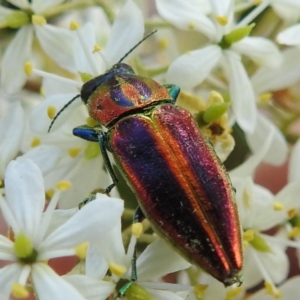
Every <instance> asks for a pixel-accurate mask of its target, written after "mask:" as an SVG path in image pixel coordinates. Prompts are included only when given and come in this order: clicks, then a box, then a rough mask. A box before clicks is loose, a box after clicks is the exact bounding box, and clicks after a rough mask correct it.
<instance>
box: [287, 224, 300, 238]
mask: <svg viewBox="0 0 300 300" xmlns="http://www.w3.org/2000/svg"><path fill="white" fill-rule="evenodd" d="M298 236H300V228H299V227H297V226H295V227H293V229H292V230H291V231H290V232H288V234H287V237H288V238H290V239H291V238H296V237H298Z"/></svg>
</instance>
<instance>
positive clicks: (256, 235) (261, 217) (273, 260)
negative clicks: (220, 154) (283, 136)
mask: <svg viewBox="0 0 300 300" xmlns="http://www.w3.org/2000/svg"><path fill="white" fill-rule="evenodd" d="M273 134H274V132H272V131H271V133H270V135H269V136H268V137H267V139H266V141H265V143H264V144H263V146H262V147H261V149H260V151H258V152H257V153H256V154H255V155H254V156H252V157H251V158H250V159H249V160H248V161H246V162H245V163H244V164H242V165H241V166H239V167H238V168H237V169H235V170H233V171H232V172H230V175H231V179H232V183H233V186H234V187H235V188H236V190H237V194H236V199H237V205H238V211H239V216H240V222H241V225H242V227H243V230H244V231H245V232H244V240H245V242H246V245H247V247H246V250H245V252H244V253H245V254H244V256H245V258H244V279H245V281H244V287H245V288H249V287H252V286H254V285H256V284H258V283H259V282H260V281H261V280H262V279H264V280H265V282H267V285H268V284H269V285H270V286H272V287H274V289H275V284H278V283H280V282H282V281H283V280H284V279H285V278H286V276H287V273H288V259H287V255H286V253H285V249H286V247H287V246H289V244H290V242H289V240H288V239H287V238H285V239H283V240H282V237H280V236H278V237H277V236H268V235H266V234H262V233H261V231H265V230H268V229H271V228H273V227H274V226H277V225H282V224H284V223H285V222H287V221H288V220H289V212H290V211H291V210H294V209H297V208H298V207H299V200H298V195H299V193H300V185H299V182H292V183H289V184H287V185H286V186H285V187H284V188H283V189H282V190H281V191H280V192H279V193H278V194H277V195H276V196H274V195H273V194H272V193H271V192H270V191H269V190H267V189H266V188H264V187H262V186H259V185H257V184H254V182H253V180H252V178H251V175H252V174H253V171H254V169H255V168H256V166H257V165H258V164H259V162H260V161H261V160H262V159H263V157H264V156H265V155H267V154H268V151H269V150H268V148H269V147H270V145H271V142H272V140H273V136H272V135H273Z"/></svg>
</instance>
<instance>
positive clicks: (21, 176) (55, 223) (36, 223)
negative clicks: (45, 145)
mask: <svg viewBox="0 0 300 300" xmlns="http://www.w3.org/2000/svg"><path fill="white" fill-rule="evenodd" d="M5 194H6V198H7V200H5V199H4V198H3V197H2V196H0V207H1V209H2V213H3V216H4V218H5V219H6V221H7V223H8V225H9V226H10V227H11V230H12V232H13V237H14V238H13V241H11V240H10V239H8V238H6V237H4V236H0V259H2V260H6V261H10V262H11V264H9V265H7V266H5V267H3V268H1V269H0V277H1V281H0V290H1V297H3V298H1V299H8V297H9V295H10V294H11V292H12V293H13V294H14V295H17V294H18V293H23V295H24V293H25V295H26V292H27V290H26V288H25V285H26V283H27V279H28V277H29V276H30V275H31V279H32V284H33V286H34V289H35V291H36V292H37V295H38V297H39V299H62V300H63V299H84V298H83V296H82V294H81V293H80V290H76V289H74V287H72V286H71V285H70V284H68V283H67V282H66V281H65V280H64V279H63V278H62V277H60V276H59V275H57V274H56V273H55V272H54V271H53V270H52V269H51V268H50V267H49V266H48V265H47V264H46V263H45V261H46V260H48V259H50V258H56V257H63V256H72V255H76V253H77V251H78V248H76V247H77V246H79V245H81V244H82V243H86V242H91V241H93V240H95V239H96V238H97V239H98V238H101V237H105V236H106V235H107V234H109V231H110V228H111V227H113V226H114V224H115V223H116V222H117V221H118V219H120V217H121V214H122V212H123V202H122V201H121V200H118V199H113V198H108V197H106V196H102V195H98V196H97V198H96V200H95V201H92V203H90V204H88V205H86V206H85V207H83V209H82V210H80V211H79V212H77V213H76V209H73V210H70V211H59V210H58V211H54V209H55V207H56V205H57V201H58V199H59V197H60V194H61V192H60V191H57V192H56V194H55V196H54V197H53V198H52V201H51V202H50V203H49V205H48V207H47V210H46V211H45V213H43V209H44V206H45V196H44V187H43V178H42V176H41V173H40V170H39V169H38V168H37V166H36V165H35V164H34V163H33V162H32V161H30V160H28V159H18V160H16V161H12V162H11V163H10V164H9V165H8V167H7V171H6V173H5ZM23 297H24V296H23Z"/></svg>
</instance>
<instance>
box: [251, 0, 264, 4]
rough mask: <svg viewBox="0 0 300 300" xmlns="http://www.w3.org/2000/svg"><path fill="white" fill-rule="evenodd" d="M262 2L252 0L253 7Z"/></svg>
mask: <svg viewBox="0 0 300 300" xmlns="http://www.w3.org/2000/svg"><path fill="white" fill-rule="evenodd" d="M261 2H262V0H253V4H254V5H259V4H260V3H261Z"/></svg>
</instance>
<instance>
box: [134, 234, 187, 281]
mask: <svg viewBox="0 0 300 300" xmlns="http://www.w3.org/2000/svg"><path fill="white" fill-rule="evenodd" d="M190 265H191V264H190V263H188V262H187V261H186V260H184V259H183V258H182V257H181V256H180V255H179V254H177V253H176V252H175V251H174V250H172V249H171V248H170V246H168V245H167V244H166V243H165V242H164V241H163V240H161V239H158V240H156V241H155V242H153V243H151V244H150V245H149V246H148V247H147V248H146V250H145V251H144V252H143V253H142V254H141V255H140V257H139V258H138V259H137V270H138V279H139V280H141V281H145V280H147V279H155V278H158V277H161V276H163V275H166V274H169V273H173V272H176V271H179V270H183V269H186V268H188V267H189V266H190Z"/></svg>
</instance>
